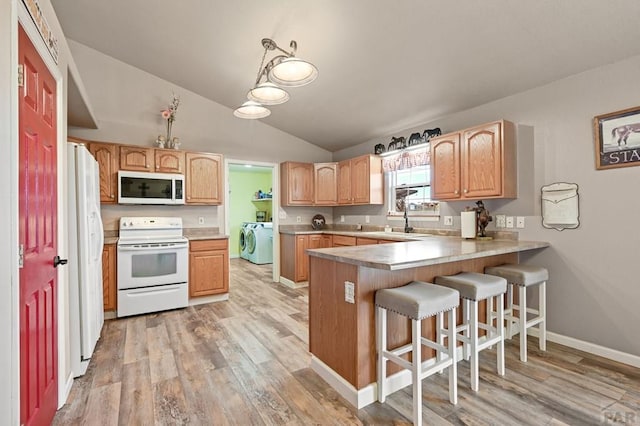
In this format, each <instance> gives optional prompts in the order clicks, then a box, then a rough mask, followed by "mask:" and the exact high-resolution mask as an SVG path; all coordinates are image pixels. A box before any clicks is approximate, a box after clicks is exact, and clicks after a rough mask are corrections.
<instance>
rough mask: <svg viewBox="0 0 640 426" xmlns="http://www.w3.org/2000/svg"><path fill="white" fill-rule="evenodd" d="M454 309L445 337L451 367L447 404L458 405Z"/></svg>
mask: <svg viewBox="0 0 640 426" xmlns="http://www.w3.org/2000/svg"><path fill="white" fill-rule="evenodd" d="M456 334H457V332H456V308H453V309H451V310H450V311H449V328H448V329H447V337H448V340H449V342H448V343H449V357H451V365H450V366H449V402H451V403H452V404H454V405H455V404H457V403H458V362H457V359H456V346H457V345H456Z"/></svg>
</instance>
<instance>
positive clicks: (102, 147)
mask: <svg viewBox="0 0 640 426" xmlns="http://www.w3.org/2000/svg"><path fill="white" fill-rule="evenodd" d="M89 152H90V153H91V155H93V158H95V159H96V161H97V162H98V170H99V171H100V203H102V204H115V203H116V202H117V200H118V197H117V192H118V147H117V145H114V144H111V143H100V142H91V143H90V144H89Z"/></svg>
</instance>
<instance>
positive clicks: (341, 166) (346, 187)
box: [338, 160, 353, 204]
mask: <svg viewBox="0 0 640 426" xmlns="http://www.w3.org/2000/svg"><path fill="white" fill-rule="evenodd" d="M338 204H353V199H352V197H351V160H345V161H341V162H339V163H338Z"/></svg>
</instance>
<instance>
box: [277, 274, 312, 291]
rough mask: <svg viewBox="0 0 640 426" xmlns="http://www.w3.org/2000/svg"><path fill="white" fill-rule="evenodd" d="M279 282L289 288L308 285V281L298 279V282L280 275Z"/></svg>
mask: <svg viewBox="0 0 640 426" xmlns="http://www.w3.org/2000/svg"><path fill="white" fill-rule="evenodd" d="M280 284H284V285H286V286H287V287H289V288H302V287H309V281H300V282H299V283H296V282H293V281H291V280H290V279H288V278H285V277H282V276H281V277H280Z"/></svg>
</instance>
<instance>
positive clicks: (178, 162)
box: [154, 149, 184, 174]
mask: <svg viewBox="0 0 640 426" xmlns="http://www.w3.org/2000/svg"><path fill="white" fill-rule="evenodd" d="M154 153H155V164H156V172H160V173H179V174H184V151H176V150H175V149H156V150H154Z"/></svg>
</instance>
